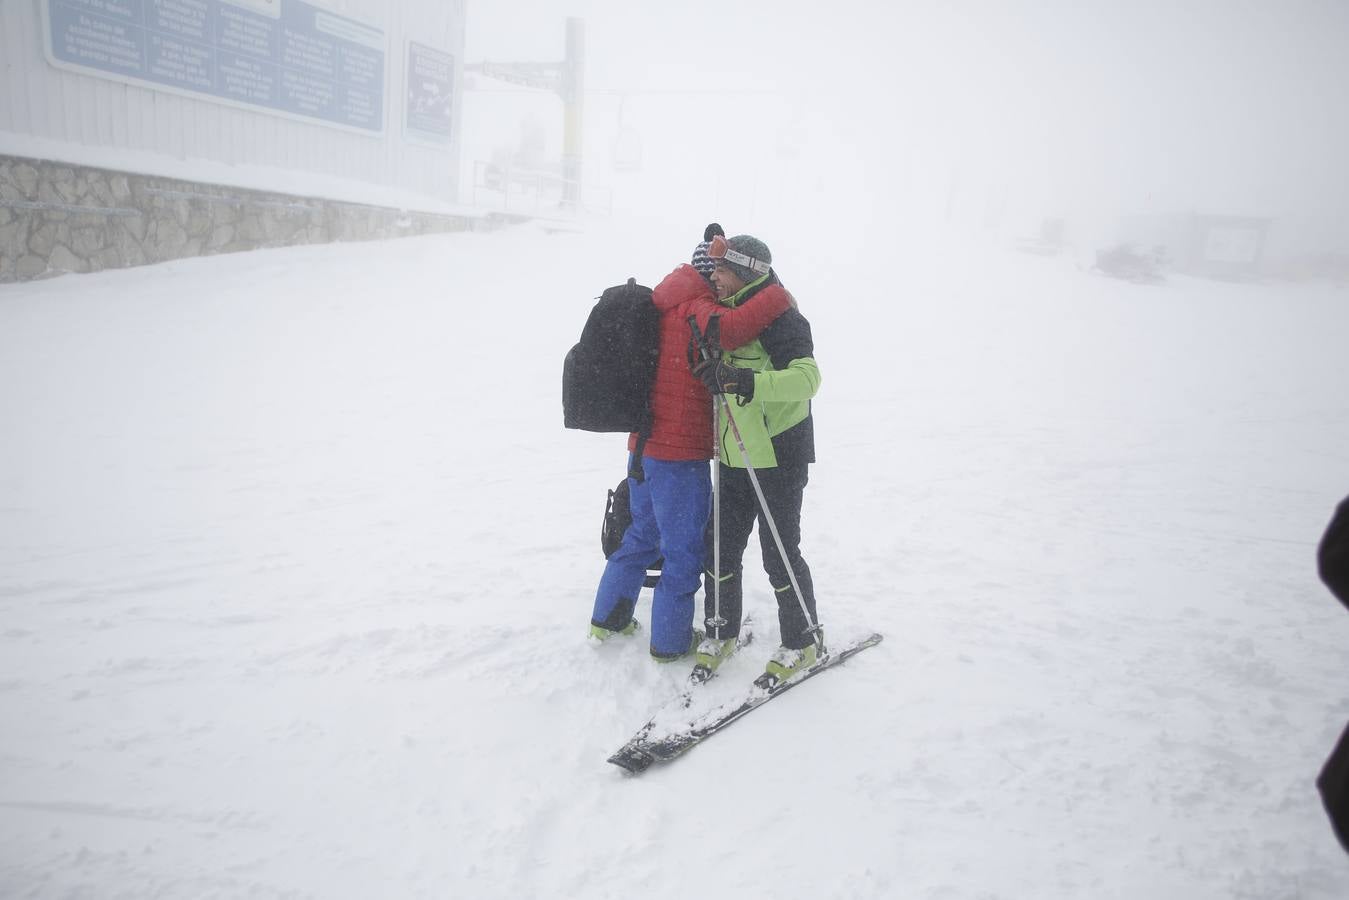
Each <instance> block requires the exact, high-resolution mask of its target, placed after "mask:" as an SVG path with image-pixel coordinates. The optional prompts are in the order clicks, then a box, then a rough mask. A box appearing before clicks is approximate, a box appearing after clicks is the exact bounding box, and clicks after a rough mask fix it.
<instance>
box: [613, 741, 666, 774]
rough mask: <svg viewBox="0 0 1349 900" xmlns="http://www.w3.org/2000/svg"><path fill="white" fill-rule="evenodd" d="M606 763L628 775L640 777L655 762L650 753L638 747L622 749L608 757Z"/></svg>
mask: <svg viewBox="0 0 1349 900" xmlns="http://www.w3.org/2000/svg"><path fill="white" fill-rule="evenodd" d="M608 761H609V762H611V763H613V764H614V765H616V766H618V767H619V768H620V769H623V770H624V771H626V772H627V773H628V774H630V775H640V774H641V773H642V772H645V771H646V770H647V769H649V768H650V767H651V764H652V763H653V762H655V761H656V758H655V757H654V756H652V755H651V754H650V753H647V752H646V751H644V750H642V749H641V748H640V747H623V748H622V749H621V750H619V751H618V752H617V753H615V754H614V755H613V756H611V757H609V760H608Z"/></svg>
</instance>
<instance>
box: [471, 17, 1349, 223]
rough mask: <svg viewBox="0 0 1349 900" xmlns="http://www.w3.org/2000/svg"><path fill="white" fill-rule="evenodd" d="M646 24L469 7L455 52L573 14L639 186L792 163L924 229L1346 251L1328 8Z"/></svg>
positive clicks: (507, 53) (1342, 113) (550, 42)
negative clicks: (1291, 223)
mask: <svg viewBox="0 0 1349 900" xmlns="http://www.w3.org/2000/svg"><path fill="white" fill-rule="evenodd" d="M650 6H652V5H648V4H638V3H631V2H615V0H573V2H571V3H570V4H565V5H564V4H558V3H556V2H545V0H494V2H490V3H489V2H485V0H483V2H477V3H470V5H469V11H468V39H467V52H466V56H467V59H468V60H469V61H470V62H473V61H478V60H481V59H484V58H490V59H521V60H524V59H535V60H549V59H558V58H560V57H561V54H562V39H563V33H564V22H565V18H566V15H568V14H572V15H575V16H578V17H581V18H583V19H584V20H585V27H586V78H587V84H586V87H587V90H588V93H587V98H586V122H587V129H588V131H589V132H590V133H591V134H592V136H593V135H595V134H604V133H609V132H613V131H615V129H616V128H617V118H616V117H617V114H616V109H617V106H616V104H617V98H618V97H620V96H622V97H623V98H624V117H625V120H626V123H627V125H628V126H630V127H636V128H637V129H638V130H639V131H640V132H641V138H642V143H643V147H644V152H645V157H646V159H645V161H646V170H647V172H648V173H649V174H657V173H661V174H663V175H665V176H669V175H670V172H669V171H668V170H669V169H670V168H678V167H691V166H693V165H694V164H695V161H700V163H699V164H702V165H708V164H710V161H712V160H716V161H718V163H717V164H719V165H721V166H723V167H724V168H727V169H737V170H743V168H744V167H745V166H752V165H754V164H755V163H756V161H762V160H764V159H765V158H767V157H777V156H781V155H782V154H781V153H779V147H780V146H781V145H782V144H784V143H794V144H796V145H797V146H796V148H795V151H796V153H797V158H796V159H795V160H789V161H786V162H784V161H783V160H780V159H779V160H776V162H775V163H774V165H776V166H779V167H781V166H783V165H796V166H799V167H800V168H801V171H800V172H798V174H797V175H796V176H795V178H794V180H793V182H792V183H794V184H795V183H799V182H800V181H801V179H803V178H807V177H814V176H816V175H818V174H820V173H823V174H824V176H826V177H828V178H830V179H834V181H833V183H834V185H835V187H839V188H842V189H844V190H845V191H848V192H852V193H857V192H859V191H863V192H866V193H869V194H871V195H874V197H875V199H876V201H877V202H879V203H881V204H882V205H889V206H891V207H892V208H899V209H903V210H906V211H919V212H920V213H921V214H922V215H928V214H931V213H932V212H933V211H934V210H937V209H938V208H939V207H941V206H943V205H944V204H945V203H946V202H948V200H949V197H950V195H951V193H952V191H953V190H954V191H955V192H956V193H958V194H960V195H962V196H965V197H967V198H976V199H975V200H974V201H972V202H977V203H981V204H984V205H987V204H989V203H995V202H996V203H1004V204H1006V205H1007V207H1008V208H1009V209H1010V210H1012V211H1013V212H1014V213H1016V214H1020V215H1023V216H1025V217H1027V218H1029V219H1033V218H1035V217H1038V216H1043V215H1069V216H1073V215H1087V214H1094V215H1104V216H1113V215H1119V214H1134V213H1147V212H1170V211H1176V210H1188V209H1195V210H1200V211H1207V212H1222V213H1239V214H1260V215H1272V216H1285V217H1286V216H1300V217H1306V218H1312V219H1315V220H1316V221H1317V223H1318V225H1319V226H1320V227H1322V228H1326V229H1330V230H1338V232H1339V233H1340V234H1341V236H1342V237H1343V242H1345V243H1349V236H1345V233H1346V232H1349V215H1346V210H1349V163H1346V160H1349V2H1344V0H1277V2H1276V0H1267V2H1242V0H1173V2H1157V0H1146V2H1115V3H1102V2H1094V0H1052V2H1042V0H1041V2H1021V3H1017V2H971V0H957V2H950V3H930V2H921V3H920V2H900V3H895V4H892V5H890V6H888V7H887V8H882V9H877V8H876V6H877V5H876V4H874V3H872V2H854V0H839V2H832V3H826V4H795V3H782V2H778V3H772V2H764V0H750V2H719V3H705V2H701V0H686V2H682V3H680V4H677V5H672V6H670V7H668V8H666V7H665V5H662V8H660V9H652V8H650ZM662 170H666V171H664V172H663V173H662ZM677 180H678V179H677V178H676V181H677ZM759 193H762V188H760V190H759Z"/></svg>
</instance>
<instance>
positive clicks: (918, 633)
mask: <svg viewBox="0 0 1349 900" xmlns="http://www.w3.org/2000/svg"><path fill="white" fill-rule="evenodd" d="M727 224H728V225H732V226H733V223H729V222H728V223H727ZM701 225H702V222H701V221H694V222H692V223H689V222H681V223H676V224H674V225H672V224H670V223H668V222H652V221H632V220H623V221H621V222H616V223H614V224H613V225H612V226H609V225H604V224H594V225H592V226H591V227H590V229H589V230H588V231H587V232H585V233H582V234H570V235H567V234H563V235H548V234H544V233H542V232H539V231H535V230H532V229H530V228H522V229H517V230H514V231H507V232H501V233H496V234H475V235H445V236H434V237H426V238H417V239H410V240H404V241H398V242H388V243H370V244H354V245H335V246H322V247H298V248H291V249H286V250H277V251H261V252H257V253H252V254H241V255H234V256H223V257H215V258H206V259H197V260H189V261H182V262H176V263H171V264H167V265H161V266H157V267H151V268H144V269H136V270H127V271H117V272H105V273H100V274H97V275H91V276H69V277H64V278H60V279H56V280H52V281H45V282H38V283H31V284H26V285H8V286H3V287H0V421H3V423H4V425H3V429H4V431H3V434H4V439H3V441H0V622H2V624H0V720H2V721H3V722H4V723H5V724H4V727H3V731H0V896H5V897H38V898H47V897H71V896H89V897H123V896H125V897H149V896H154V897H191V898H196V897H208V896H221V897H236V896H249V897H260V898H268V897H342V898H345V897H466V896H473V897H503V898H505V897H512V898H515V897H559V898H562V897H568V898H571V897H586V898H591V897H594V898H608V897H614V898H618V897H623V898H631V897H643V898H651V900H660V898H675V897H684V896H688V895H689V894H690V892H691V891H693V890H694V889H695V886H697V890H698V892H699V894H700V895H701V896H707V897H738V898H739V897H764V896H786V895H789V894H790V895H799V896H811V897H820V898H854V897H867V898H870V897H877V898H879V897H916V898H932V900H938V898H942V900H945V898H953V900H956V898H960V900H963V898H1009V900H1010V898H1029V897H1034V898H1050V900H1053V898H1064V900H1067V898H1074V900H1076V898H1082V897H1092V898H1120V900H1124V898H1136V897H1144V896H1146V897H1150V898H1185V900H1195V898H1212V900H1218V898H1232V897H1240V898H1310V900H1320V898H1327V900H1328V898H1338V897H1341V896H1344V893H1345V891H1346V889H1347V888H1349V861H1347V860H1346V858H1345V856H1344V854H1343V853H1342V851H1340V850H1339V848H1338V847H1337V845H1336V844H1335V843H1334V840H1333V838H1332V837H1331V835H1330V831H1329V828H1328V826H1327V824H1326V822H1325V819H1324V816H1323V814H1322V812H1321V810H1320V807H1319V803H1318V800H1317V798H1316V795H1315V792H1314V789H1313V786H1312V781H1313V779H1314V777H1315V774H1316V771H1317V770H1318V768H1319V765H1320V763H1321V760H1322V759H1323V758H1324V756H1325V755H1326V753H1327V752H1328V751H1329V749H1330V746H1331V744H1332V742H1333V739H1334V736H1335V734H1336V733H1337V732H1338V729H1339V728H1340V727H1341V726H1342V725H1343V723H1344V721H1345V719H1346V718H1349V693H1346V691H1345V689H1344V685H1345V683H1346V673H1347V672H1349V658H1346V655H1345V653H1344V649H1343V648H1344V646H1345V640H1346V637H1349V619H1347V618H1346V617H1345V615H1344V613H1343V610H1341V609H1339V608H1338V606H1337V605H1336V604H1335V602H1334V601H1333V599H1332V598H1330V596H1329V595H1328V594H1327V593H1326V592H1325V591H1324V590H1323V589H1322V588H1321V587H1320V586H1319V584H1318V583H1317V581H1316V578H1315V574H1314V565H1313V550H1314V544H1315V541H1316V540H1317V538H1318V537H1319V535H1320V531H1321V528H1322V527H1323V526H1324V524H1325V521H1326V520H1327V519H1328V517H1329V515H1330V512H1331V510H1332V508H1333V506H1334V504H1335V503H1336V502H1337V501H1338V500H1339V499H1340V497H1341V496H1343V495H1344V494H1345V493H1349V451H1346V448H1349V402H1346V399H1345V398H1346V394H1345V386H1346V385H1349V357H1346V355H1345V354H1344V352H1343V347H1344V345H1345V337H1346V335H1349V295H1347V294H1346V293H1345V292H1344V291H1343V290H1340V291H1336V290H1334V289H1332V288H1329V287H1322V286H1303V287H1282V286H1251V285H1225V284H1217V283H1208V282H1199V281H1192V280H1186V279H1173V280H1172V281H1171V282H1170V283H1169V284H1167V285H1164V286H1160V287H1138V286H1134V285H1129V284H1124V283H1120V282H1114V281H1109V280H1106V279H1102V278H1100V277H1099V276H1095V275H1092V274H1090V273H1086V272H1082V271H1079V270H1077V269H1076V268H1074V267H1073V265H1072V264H1071V263H1070V262H1066V261H1054V260H1044V259H1032V258H1027V257H1019V256H1015V255H1011V254H1007V253H1003V252H999V251H993V250H979V249H975V248H971V247H969V246H968V245H964V244H962V245H959V246H958V247H956V248H953V247H952V246H944V245H942V244H940V243H936V242H934V243H932V244H931V245H927V246H922V247H915V246H914V245H912V244H911V243H910V244H905V243H903V242H899V241H893V240H889V239H888V238H887V237H884V236H876V237H875V240H876V242H877V246H875V247H865V246H862V247H852V248H850V249H849V250H848V251H847V252H854V253H856V254H857V255H856V259H857V260H862V259H872V260H876V259H881V260H885V261H886V263H887V264H886V265H884V266H878V265H876V264H875V263H874V262H873V263H872V264H871V265H860V264H857V263H856V262H855V261H850V262H849V263H848V264H847V265H840V264H839V263H838V261H837V260H836V259H834V260H829V261H828V262H829V263H832V265H830V264H825V261H823V260H821V259H819V258H818V256H814V257H812V256H808V255H807V254H806V253H805V252H803V250H804V248H808V247H810V245H811V235H810V234H809V233H808V232H807V231H805V230H803V231H801V232H792V233H784V234H781V235H774V234H770V233H768V232H767V231H765V232H764V233H763V235H762V236H763V237H764V238H765V239H767V240H769V242H770V245H773V246H778V247H783V248H787V249H783V250H779V251H778V252H777V258H778V262H779V270H780V271H781V273H782V275H783V277H784V278H785V279H786V280H787V282H788V283H789V285H790V286H791V287H792V288H793V290H794V291H795V292H796V293H797V294H798V296H799V297H800V298H801V301H802V305H803V310H804V311H805V313H806V314H807V315H808V316H809V317H810V318H811V320H812V323H813V325H814V328H815V335H816V342H817V346H818V350H819V354H818V355H819V359H820V363H821V367H822V371H823V373H824V386H823V388H822V391H821V394H820V396H819V398H818V401H817V405H816V415H817V419H818V425H817V431H818V435H819V448H818V449H819V457H820V460H821V462H820V463H819V464H818V465H817V466H815V467H814V471H813V472H812V479H811V486H810V488H809V490H808V491H807V494H806V498H807V509H806V521H805V529H804V530H805V550H806V555H807V558H808V559H809V560H810V561H811V563H812V566H813V569H814V572H815V581H816V584H817V586H818V590H819V595H820V609H821V615H822V618H823V620H824V622H825V624H826V628H827V629H829V632H830V633H831V634H834V635H837V636H842V635H846V634H850V633H854V632H860V631H862V630H872V629H875V630H880V631H882V632H884V633H885V634H886V636H887V639H886V641H885V643H883V644H882V645H881V646H880V647H878V648H876V649H875V650H871V651H868V652H867V653H866V654H864V655H862V656H859V657H858V658H857V659H855V660H853V661H851V662H849V663H848V665H847V666H846V667H845V668H843V669H840V670H839V671H838V672H837V673H831V674H829V675H827V676H825V677H822V678H820V679H818V680H816V681H813V682H811V683H810V684H809V685H803V686H802V688H801V689H800V690H799V691H794V692H793V693H792V694H791V695H789V696H788V697H786V698H783V699H782V700H781V701H779V702H775V703H774V704H772V705H771V706H769V707H767V708H765V709H763V710H761V711H759V712H756V713H755V714H754V716H752V717H750V718H749V719H746V720H745V721H744V722H742V723H740V724H737V725H736V726H735V727H734V728H732V729H730V730H728V731H727V732H726V733H725V734H722V735H718V736H717V737H716V738H715V739H714V740H713V741H711V742H709V743H708V744H706V745H704V746H702V747H700V748H697V749H696V750H694V751H693V752H691V753H690V754H689V755H688V756H687V757H685V758H683V759H681V760H679V761H678V762H677V763H675V764H674V765H672V766H669V767H666V768H663V769H653V770H652V771H650V772H648V773H647V774H646V775H644V776H642V777H641V778H640V779H632V778H627V777H625V776H623V774H622V773H621V772H619V771H618V770H617V769H615V768H614V767H612V766H608V765H606V764H605V762H604V759H605V757H606V756H607V755H608V753H609V752H611V751H612V750H613V749H615V748H616V747H617V746H618V745H619V744H620V743H621V742H622V741H623V740H624V739H625V738H626V737H627V736H628V735H629V733H631V731H632V730H633V729H634V728H635V727H636V726H637V725H638V724H640V722H641V721H643V720H644V719H645V717H646V716H647V715H648V714H649V713H650V712H651V710H652V709H654V708H655V706H656V705H657V704H658V703H659V702H660V701H661V700H662V699H663V698H664V697H665V696H667V695H668V694H669V693H670V692H671V691H672V690H673V689H674V688H675V686H676V683H677V681H678V679H679V678H680V677H681V675H682V671H681V670H680V669H678V668H676V667H659V666H657V665H655V664H653V663H652V662H651V661H650V660H649V659H648V658H647V656H646V651H645V646H644V644H643V642H642V641H641V640H640V639H637V640H633V641H627V642H621V643H617V644H614V643H611V644H608V645H605V646H602V647H599V648H593V647H591V646H588V645H587V644H586V643H585V642H584V640H583V635H584V632H585V629H586V621H587V618H588V614H589V608H590V603H591V600H592V598H593V591H594V585H595V582H596V579H597V578H598V575H599V572H600V568H601V559H600V554H599V549H598V546H597V544H598V541H597V531H598V526H599V515H600V511H601V506H602V503H603V498H604V490H605V488H606V487H609V486H612V483H613V482H614V481H616V480H617V478H618V477H619V476H620V475H621V473H622V467H623V449H622V440H621V438H619V437H617V436H610V435H589V434H581V433H575V432H566V431H564V430H563V429H562V428H561V416H560V408H559V406H560V404H559V402H558V397H559V391H558V376H559V372H560V366H561V359H562V355H563V354H564V353H565V351H566V349H567V347H568V346H570V344H571V343H572V342H573V341H574V340H575V339H576V335H577V334H578V333H579V330H580V326H581V323H582V321H583V320H584V316H585V314H586V312H587V311H588V309H589V305H590V303H591V298H593V297H594V296H595V295H596V294H597V293H598V291H599V290H600V289H601V288H603V287H604V286H605V285H606V284H608V283H613V282H617V281H620V280H622V279H623V278H625V277H626V276H627V275H629V274H634V275H638V276H639V277H641V278H643V279H644V280H647V281H654V280H655V279H658V278H659V277H660V276H661V275H663V274H664V273H665V272H666V271H668V269H669V268H671V267H672V266H673V265H674V264H675V263H676V262H678V261H680V260H681V259H683V258H684V257H685V254H687V253H688V252H689V251H690V250H691V249H692V243H693V239H695V238H696V236H697V232H698V230H699V229H700V228H701ZM891 237H893V236H891ZM873 253H874V254H878V255H873ZM756 553H757V551H756V550H753V549H751V551H750V557H749V561H750V566H751V569H752V568H753V567H754V566H755V565H757V561H756V560H757V557H756V556H755V554H756ZM749 583H750V585H751V588H750V590H749V592H748V596H747V603H748V604H749V606H750V608H751V609H753V610H754V611H756V612H757V613H759V617H760V621H763V622H769V623H771V622H772V621H773V617H772V613H771V609H772V607H771V600H770V598H769V595H768V590H767V583H766V580H765V579H764V578H763V577H761V576H760V577H757V578H756V577H751V578H750V579H749ZM648 606H649V595H647V596H646V597H644V600H643V603H642V604H641V606H639V616H640V617H642V618H645V615H646V612H647V609H648ZM769 630H771V626H770V629H769ZM773 637H774V635H772V634H771V633H770V634H768V636H767V639H766V640H764V641H763V642H761V643H760V644H757V645H755V647H754V648H753V649H752V651H751V652H750V653H747V654H746V657H745V658H741V659H737V660H734V661H733V662H732V663H731V664H728V670H729V673H730V675H731V676H743V677H746V678H748V677H750V675H751V673H753V672H754V671H755V669H756V668H757V667H758V666H759V665H760V664H761V659H762V657H763V656H765V655H766V654H767V653H768V652H769V651H770V650H771V646H772V643H773V640H772V639H773Z"/></svg>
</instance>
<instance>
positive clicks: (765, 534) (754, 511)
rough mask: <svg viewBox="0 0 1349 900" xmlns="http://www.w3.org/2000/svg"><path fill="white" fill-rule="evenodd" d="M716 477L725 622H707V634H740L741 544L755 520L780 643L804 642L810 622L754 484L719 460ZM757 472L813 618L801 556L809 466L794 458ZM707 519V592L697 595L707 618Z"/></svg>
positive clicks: (709, 546)
mask: <svg viewBox="0 0 1349 900" xmlns="http://www.w3.org/2000/svg"><path fill="white" fill-rule="evenodd" d="M717 465H719V466H721V470H720V473H719V477H720V479H721V617H722V618H723V619H725V620H726V624H725V625H723V626H721V627H720V628H716V627H713V626H712V625H711V624H709V625H708V626H707V627H708V634H709V635H711V636H712V637H716V638H721V639H723V640H724V639H726V638H732V637H736V636H737V635H739V634H740V618H741V612H742V609H743V605H744V593H743V581H744V577H743V574H744V572H743V568H744V566H743V559H744V555H745V546H746V544H748V543H749V533H750V531H752V530H753V529H754V522H755V520H756V519H757V520H758V522H759V548H760V550H761V551H762V553H763V567H764V571H765V572H767V573H768V583H769V584H770V585H772V586H773V591H774V593H775V594H776V595H777V601H778V626H779V628H781V633H782V645H783V646H784V647H791V648H793V649H800V648H802V647H809V646H810V645H811V644H812V643H813V642H814V638H813V637H812V636H811V635H810V634H809V633H808V632H807V629H808V628H809V627H810V626H809V623H808V622H807V620H806V617H805V615H804V614H803V613H802V612H801V604H800V602H798V600H797V598H796V592H795V591H794V590H793V589H792V582H791V578H789V577H788V575H787V567H786V565H784V564H783V561H782V554H780V553H779V552H778V548H777V545H776V544H775V543H774V542H773V532H772V531H771V530H770V529H769V527H768V523H767V521H766V520H765V519H764V516H763V511H762V510H760V509H759V501H758V498H757V497H756V496H755V494H754V485H753V484H751V483H750V480H749V474H748V473H747V472H746V471H745V470H744V469H737V468H734V467H732V466H727V465H722V464H721V463H718V464H717ZM754 472H755V474H756V475H758V476H759V486H760V487H761V488H763V492H764V499H766V500H767V501H768V510H769V512H770V513H772V516H773V521H774V522H775V523H776V524H777V526H778V534H779V535H780V536H781V537H782V545H783V547H784V548H785V549H786V551H787V559H788V561H789V562H790V564H791V567H792V571H793V572H795V573H796V580H797V583H798V584H800V585H801V592H802V593H803V594H804V595H805V597H804V598H803V599H804V600H805V602H806V608H807V609H809V610H810V617H811V619H812V620H813V619H815V586H814V584H813V582H812V581H811V578H810V567H809V566H807V565H806V561H805V560H804V559H802V558H801V498H802V495H803V494H804V492H805V489H806V482H807V481H808V480H809V466H808V464H807V463H798V464H796V465H791V466H777V467H775V468H771V469H767V468H766V469H755V470H754ZM715 544H716V541H715V540H714V538H713V522H712V521H711V520H709V521H708V523H707V533H706V538H705V540H704V548H705V550H704V552H705V559H704V560H703V564H704V566H705V567H706V569H707V575H706V578H705V579H704V581H705V585H704V587H705V589H706V593H707V596H706V597H705V598H704V600H703V610H704V612H705V613H706V617H707V620H708V621H709V622H710V621H711V620H712V619H713V617H714V616H715V614H716V613H715V610H714V606H715V604H716V594H715V593H714V592H715V589H716V587H715V585H716V578H715V577H714V575H713V560H714V559H715V557H714V556H713V548H714V546H715Z"/></svg>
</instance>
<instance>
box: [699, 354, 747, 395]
mask: <svg viewBox="0 0 1349 900" xmlns="http://www.w3.org/2000/svg"><path fill="white" fill-rule="evenodd" d="M693 374H694V375H697V376H698V378H699V379H700V380H701V381H702V383H703V384H705V385H707V390H708V393H711V394H734V395H735V396H736V398H737V399H738V400H739V401H740V404H741V405H742V406H743V405H744V404H746V403H748V402H749V401H750V400H752V399H754V370H753V369H742V368H740V367H738V366H733V365H731V364H730V363H728V362H726V361H725V360H724V359H705V360H703V361H702V362H700V363H698V365H696V366H694V367H693Z"/></svg>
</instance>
